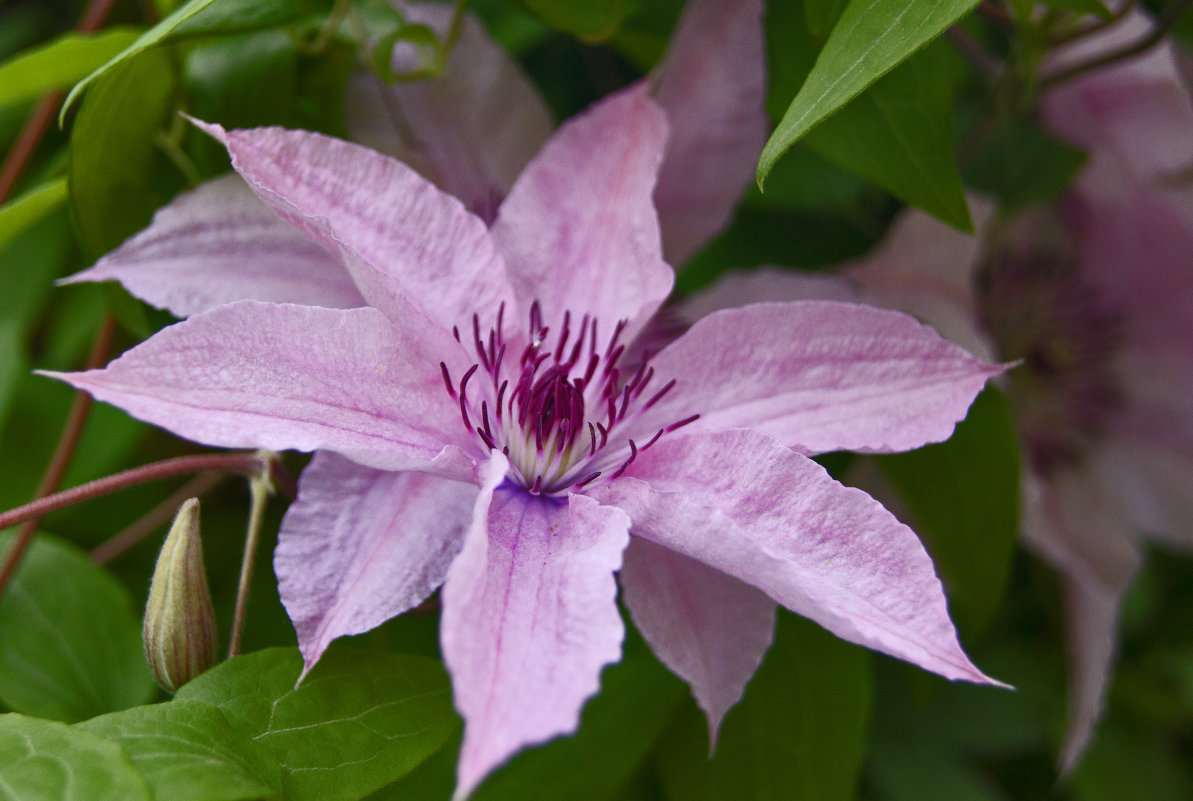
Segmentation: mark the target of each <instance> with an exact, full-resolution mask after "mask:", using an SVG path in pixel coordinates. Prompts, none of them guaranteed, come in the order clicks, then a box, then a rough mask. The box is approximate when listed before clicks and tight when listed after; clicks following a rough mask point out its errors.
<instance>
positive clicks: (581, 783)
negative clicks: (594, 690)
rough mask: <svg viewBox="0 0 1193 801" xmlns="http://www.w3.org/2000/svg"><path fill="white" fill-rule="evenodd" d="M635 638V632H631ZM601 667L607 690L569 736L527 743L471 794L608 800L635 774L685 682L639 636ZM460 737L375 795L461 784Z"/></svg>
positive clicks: (528, 800)
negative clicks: (623, 654) (458, 765)
mask: <svg viewBox="0 0 1193 801" xmlns="http://www.w3.org/2000/svg"><path fill="white" fill-rule="evenodd" d="M631 636H632V637H633V636H634V635H632V634H631ZM627 652H629V653H627V655H626V658H625V659H623V660H622V661H621V662H619V663H618V664H616V665H611V666H610V667H608V668H607V669H606V670H605V671H604V673H602V674H601V691H600V693H599V694H598V695H597V696H596V697H595V698H593V699H592V700H591V701H589V702H588V703H587V704H586V705H585V706H584V712H583V716H582V718H581V721H580V730H579V731H578V732H577V733H576V734H575V735H573V736H571V737H561V738H558V739H556V740H552V741H551V742H549V743H547V744H546V745H543V746H540V747H538V748H530V749H527V750H525V751H523V752H521V753H520V754H518V755H517V756H515V757H514V759H513V760H512V761H511V762H510V763H509V764H508V765H506V766H504V767H502V768H500V769H499V770H498V771H497V772H496V773H494V774H493V775H492V776H490V777H489V779H488V780H487V781H486V782H485V783H484V784H482V785H481V786H480V788H479V789H478V790H477V791H476V792H475V793H474V794H473V795H472V799H473V801H501V800H502V799H509V801H604V800H605V799H611V798H613V797H614V795H615V794H616V793H617V791H618V790H619V789H620V788H621V787H622V786H623V785H624V784H625V783H626V782H627V781H628V780H629V779H630V777H631V776H632V774H633V773H634V771H635V770H636V769H637V768H638V767H639V765H640V764H641V763H642V761H643V760H644V759H645V757H646V755H647V753H648V752H649V750H650V749H651V747H652V746H653V745H654V744H655V742H656V741H657V740H658V738H659V736H660V735H661V734H662V733H663V731H664V730H665V728H666V726H667V724H668V722H669V721H670V720H671V717H672V714H673V712H674V711H675V708H676V706H677V705H678V704H679V702H680V700H681V699H682V698H683V697H684V695H685V694H686V689H685V687H684V685H683V683H682V682H681V681H680V680H679V679H678V678H676V677H675V676H673V675H672V674H671V673H670V671H668V670H667V669H666V668H665V667H663V666H662V665H661V664H659V662H658V660H657V659H655V658H654V657H653V656H652V655H651V654H650V653H649V652H648V651H647V650H646V647H645V644H644V643H642V641H641V640H640V639H633V640H631V641H630V643H629V644H628V645H627ZM458 749H459V742H458V741H457V742H456V743H455V746H454V747H451V748H444V749H442V750H441V751H440V752H439V753H438V754H436V755H435V756H434V757H432V758H431V759H429V760H427V761H426V763H424V764H423V766H422V767H420V768H419V769H418V770H417V771H415V772H414V773H412V774H410V775H409V776H407V777H406V778H405V779H403V780H402V781H400V782H396V783H395V784H393V785H391V786H389V787H386V788H385V789H384V790H381V791H379V792H377V793H375V794H373V795H371V796H369V801H438V799H443V798H448V797H450V795H451V792H452V788H453V787H454V786H455V773H456V755H457V752H458Z"/></svg>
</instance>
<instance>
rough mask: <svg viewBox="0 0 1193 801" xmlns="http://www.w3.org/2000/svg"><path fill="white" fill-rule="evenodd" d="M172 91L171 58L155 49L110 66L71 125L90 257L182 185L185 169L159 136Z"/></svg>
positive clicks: (74, 190) (79, 211)
mask: <svg viewBox="0 0 1193 801" xmlns="http://www.w3.org/2000/svg"><path fill="white" fill-rule="evenodd" d="M173 92H174V68H173V64H172V63H171V61H170V59H169V57H168V56H167V55H166V53H165V52H164V51H162V50H149V51H146V52H144V53H142V54H141V55H139V56H137V57H136V58H134V59H130V60H127V61H124V62H123V63H121V64H120V65H119V66H118V67H116V68H115V69H113V70H110V71H108V72H106V73H105V74H104V75H103V77H102V78H101V79H100V80H99V81H98V82H97V83H96V84H95V89H94V90H93V91H92V92H91V93H90V94H89V95H88V96H87V100H86V102H84V103H83V107H82V109H81V111H80V112H79V116H78V118H77V119H76V120H75V125H74V129H73V130H72V131H71V137H70V170H69V179H70V184H69V186H70V199H71V204H72V206H73V208H74V212H75V221H76V223H77V224H78V227H79V234H80V238H81V239H82V242H83V244H84V246H85V248H86V250H87V251H88V253H89V255H90V256H92V257H98V256H100V255H102V254H104V253H107V252H108V251H109V250H111V249H112V248H114V247H116V246H117V245H119V244H120V243H121V242H123V241H124V240H125V239H126V238H127V237H129V236H131V235H132V234H134V233H136V232H137V231H138V230H140V229H141V228H143V227H144V226H145V225H146V224H147V223H148V222H149V220H150V218H151V217H152V215H153V211H154V209H156V208H157V207H159V206H161V205H162V204H163V203H165V201H166V200H167V199H168V198H169V196H170V194H171V193H172V191H174V190H176V189H177V188H178V186H177V184H178V183H180V179H181V176H180V175H179V174H178V172H177V171H176V170H175V169H174V168H173V167H172V166H171V165H170V163H169V161H168V160H167V159H166V158H165V156H164V155H163V154H162V152H161V151H160V150H159V149H158V147H157V145H156V142H155V138H156V137H157V136H158V134H159V132H160V131H161V130H162V129H163V128H164V126H165V125H166V124H167V123H168V121H169V112H170V108H171V99H172V95H173ZM171 181H172V183H171Z"/></svg>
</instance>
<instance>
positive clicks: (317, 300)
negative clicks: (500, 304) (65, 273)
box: [64, 0, 769, 317]
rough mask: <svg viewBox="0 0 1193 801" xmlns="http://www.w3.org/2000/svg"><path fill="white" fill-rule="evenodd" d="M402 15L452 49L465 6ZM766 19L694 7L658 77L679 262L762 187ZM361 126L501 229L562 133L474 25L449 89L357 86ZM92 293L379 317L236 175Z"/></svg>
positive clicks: (743, 10)
mask: <svg viewBox="0 0 1193 801" xmlns="http://www.w3.org/2000/svg"><path fill="white" fill-rule="evenodd" d="M400 8H401V9H402V11H403V13H404V14H405V15H406V16H407V18H408V19H409V20H411V21H412V22H419V23H422V24H425V25H428V26H430V27H431V28H432V29H434V30H436V31H437V32H438V33H439V34H440V35H441V36H442V35H446V33H447V30H448V28H449V27H450V22H451V17H452V13H453V9H452V8H451V7H450V6H446V5H443V4H439V3H405V4H401V5H400ZM761 15H762V3H761V0H731V1H727V0H692V2H690V3H689V4H688V7H687V8H686V9H685V11H684V14H683V16H682V17H681V19H680V21H679V23H678V25H677V28H676V33H675V35H674V37H673V38H672V42H671V46H670V48H669V49H668V51H667V53H666V55H665V57H664V59H663V61H662V63H661V64H660V65H659V66H658V67H657V68H656V70H655V71H654V73H653V74H652V75H651V77H650V84H651V87H652V95H653V97H654V98H655V99H656V100H657V102H658V103H659V104H660V105H661V106H662V107H663V109H664V111H666V113H667V117H668V121H669V123H670V128H669V130H670V135H669V138H668V144H667V151H666V154H665V159H664V163H663V164H662V166H661V167H660V175H659V181H658V184H657V186H656V188H655V193H654V200H655V205H656V207H657V208H658V210H659V224H660V226H661V229H662V237H663V248H664V250H663V252H664V256H665V257H666V258H667V260H668V261H669V262H670V263H672V264H681V263H682V262H683V261H685V260H686V259H687V258H688V257H689V256H691V255H692V254H693V253H694V252H696V251H697V250H698V249H699V248H700V247H701V246H702V245H703V244H705V243H706V242H707V241H708V240H709V239H711V238H712V237H713V236H714V235H716V234H717V233H718V232H719V231H720V229H721V228H722V227H723V226H724V225H725V223H726V222H727V221H728V219H729V217H730V215H731V214H732V212H733V207H734V204H735V203H736V201H737V199H738V197H739V196H740V195H741V192H742V189H743V188H744V187H745V186H746V185H747V184H748V183H749V182H750V181H751V180H752V178H753V171H754V163H755V162H756V161H757V158H758V154H759V153H760V152H761V150H762V145H763V142H765V141H766V137H767V133H768V131H769V123H768V121H767V119H766V115H765V113H764V112H763V110H762V108H763V103H764V94H765V77H766V76H765V63H764V54H763V43H762V24H761ZM394 62H395V68H396V69H399V70H405V69H410V68H412V67H413V66H414V65H415V64H416V62H417V58H416V54H415V53H414V52H412V50H411V49H410V46H409V45H406V44H402V45H399V48H398V49H397V50H396V52H395V55H394ZM345 116H346V118H347V125H348V132H349V134H350V138H351V139H353V140H354V141H358V142H361V143H363V144H365V145H368V146H369V147H371V148H372V149H374V150H376V151H378V152H380V153H384V154H387V155H390V156H393V157H395V158H397V159H399V160H401V161H403V162H405V163H406V164H408V165H409V166H411V167H413V168H414V169H415V170H416V171H418V172H419V173H420V174H421V175H423V176H424V177H425V178H427V179H428V180H430V181H431V182H432V183H434V184H435V185H436V186H438V187H439V188H440V189H442V190H444V191H446V192H448V193H450V194H452V195H455V196H456V197H457V198H459V199H460V201H461V202H463V204H464V205H465V207H467V208H468V210H469V211H471V212H473V213H474V214H476V215H477V216H479V217H481V219H483V220H484V221H485V222H486V223H489V224H491V223H492V222H493V220H494V218H495V216H496V212H497V209H498V207H499V206H500V205H501V202H502V200H503V199H504V198H505V196H506V195H507V194H508V193H509V191H510V189H511V187H512V186H513V184H514V180H515V179H516V178H517V177H518V174H519V173H520V172H521V171H522V170H523V168H524V167H525V166H526V164H527V163H528V162H529V161H530V158H531V157H532V156H533V155H534V154H535V153H536V152H537V151H538V150H539V149H540V148H541V147H542V145H543V144H544V143H545V142H546V141H547V139H548V138H549V137H550V135H551V132H552V125H553V124H552V120H551V115H550V112H549V111H548V109H547V107H546V104H545V102H544V101H543V99H542V97H541V96H540V95H539V93H538V91H537V90H536V89H535V88H534V86H533V84H532V83H531V82H530V80H529V79H528V78H527V77H526V75H525V74H523V72H522V71H521V69H520V67H519V66H518V64H517V62H515V61H514V60H513V59H511V58H510V56H509V55H508V54H507V53H506V52H505V51H504V50H502V49H501V47H500V46H498V45H497V43H496V42H494V41H493V40H492V39H490V38H489V37H488V35H487V34H486V33H485V31H484V29H483V27H482V26H481V25H480V23H479V21H477V20H476V19H475V18H474V17H472V16H471V15H465V16H464V18H463V24H462V25H461V26H460V29H459V32H458V38H457V40H456V44H455V46H454V47H453V48H452V49H451V51H450V52H449V55H448V59H447V63H446V65H445V69H444V71H443V73H442V74H441V75H440V76H439V77H438V78H436V79H435V80H432V81H414V82H400V83H397V84H394V85H392V86H387V85H385V84H384V83H382V82H380V81H379V80H378V79H377V78H376V77H374V76H372V75H370V74H364V73H362V74H360V75H357V76H356V77H355V78H354V79H353V80H352V81H351V82H350V84H349V92H348V99H347V103H346V108H345ZM83 281H119V282H120V283H121V284H123V285H124V287H125V288H126V289H127V290H128V291H129V292H130V293H132V294H133V295H135V296H136V297H138V298H140V299H141V300H144V301H145V302H146V303H149V304H150V305H153V306H156V307H158V308H162V309H166V310H168V311H170V312H171V313H173V314H174V315H176V316H178V317H187V316H189V315H191V314H196V313H198V312H201V311H206V310H208V309H211V308H214V307H215V306H218V305H220V304H223V303H229V302H231V301H234V300H246V299H253V300H268V301H275V302H279V303H302V304H309V305H316V306H327V307H330V308H345V309H347V308H354V307H358V306H363V305H365V301H364V300H363V299H362V298H361V296H360V292H359V291H358V290H357V289H356V286H355V284H353V282H352V279H351V277H350V275H349V273H348V272H347V271H346V270H345V268H344V266H343V264H342V261H341V258H340V256H339V254H338V252H336V251H334V250H333V251H330V252H329V251H328V250H327V249H325V248H323V247H321V246H319V244H317V243H315V242H313V241H311V240H310V239H308V238H306V237H304V236H303V235H302V234H301V233H300V232H298V231H296V230H295V229H294V228H293V227H292V226H290V225H287V224H286V223H285V222H283V221H282V220H280V219H279V218H278V216H277V215H275V214H274V213H273V212H272V211H270V209H269V207H268V206H267V205H266V204H264V203H262V202H261V201H260V200H259V199H258V198H257V197H256V195H255V194H254V193H253V191H252V190H251V189H250V188H249V187H248V185H247V184H246V183H245V182H244V180H242V179H241V177H240V176H239V175H237V174H235V173H233V174H230V175H226V176H222V177H220V178H216V179H214V180H211V181H207V182H206V183H204V184H201V185H200V186H198V187H197V188H195V189H194V190H192V191H190V192H186V193H184V194H182V195H179V196H178V197H177V198H175V199H174V200H173V201H171V202H170V203H169V204H167V205H166V206H165V207H164V208H162V209H161V210H160V211H159V212H158V213H157V214H156V215H155V216H154V219H153V222H152V223H151V224H150V226H149V227H148V228H146V229H145V230H144V231H143V232H141V233H140V234H138V235H136V236H134V237H132V238H130V239H129V240H128V241H127V242H125V243H124V244H123V245H121V246H120V247H119V248H117V249H116V250H114V251H112V252H111V253H109V254H108V255H106V256H104V257H103V258H102V259H100V260H99V261H98V262H97V263H96V264H95V265H94V266H93V267H91V268H90V269H88V270H84V271H82V272H80V273H78V274H76V275H74V276H71V277H70V278H67V279H65V281H64V283H76V282H83Z"/></svg>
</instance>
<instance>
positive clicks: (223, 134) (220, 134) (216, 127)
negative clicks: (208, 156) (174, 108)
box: [178, 111, 228, 147]
mask: <svg viewBox="0 0 1193 801" xmlns="http://www.w3.org/2000/svg"><path fill="white" fill-rule="evenodd" d="M178 113H179V114H181V115H182V116H183V117H185V118H186V119H187V121H188V122H190V123H191V124H192V125H194V126H195V127H196V128H198V129H199V130H200V131H202V132H203V133H205V134H207V135H208V136H210V137H211V138H212V139H214V140H215V141H217V142H219V143H220V144H221V145H224V146H225V147H226V146H227V144H228V132H227V131H226V130H225V129H224V126H222V125H220V124H219V123H215V122H205V121H203V120H201V119H199V118H198V117H192V116H191V115H190V114H187V113H186V112H185V111H180V112H178Z"/></svg>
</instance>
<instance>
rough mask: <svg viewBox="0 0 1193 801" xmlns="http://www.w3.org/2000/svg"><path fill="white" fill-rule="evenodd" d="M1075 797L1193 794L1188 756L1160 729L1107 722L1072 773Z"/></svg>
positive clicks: (1168, 800)
mask: <svg viewBox="0 0 1193 801" xmlns="http://www.w3.org/2000/svg"><path fill="white" fill-rule="evenodd" d="M1071 781H1072V792H1071V794H1070V795H1071V797H1072V798H1073V799H1075V800H1076V801H1117V799H1122V798H1129V799H1131V800H1132V801H1181V800H1182V799H1188V798H1191V797H1193V774H1191V772H1190V770H1189V761H1188V755H1187V754H1186V753H1183V749H1181V748H1180V746H1179V745H1178V747H1177V749H1174V748H1173V747H1172V746H1171V745H1169V744H1168V743H1165V742H1164V741H1163V739H1162V738H1161V737H1160V736H1159V733H1158V732H1155V731H1149V730H1140V729H1135V728H1128V727H1126V726H1118V725H1115V724H1114V722H1113V721H1108V722H1107V723H1105V724H1103V726H1102V727H1101V729H1100V730H1099V731H1098V733H1097V736H1095V738H1094V741H1093V742H1092V743H1090V747H1089V751H1088V752H1087V753H1086V754H1085V757H1084V758H1083V759H1082V760H1081V763H1080V765H1078V767H1077V771H1076V772H1075V773H1074V775H1073V777H1072V780H1071Z"/></svg>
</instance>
